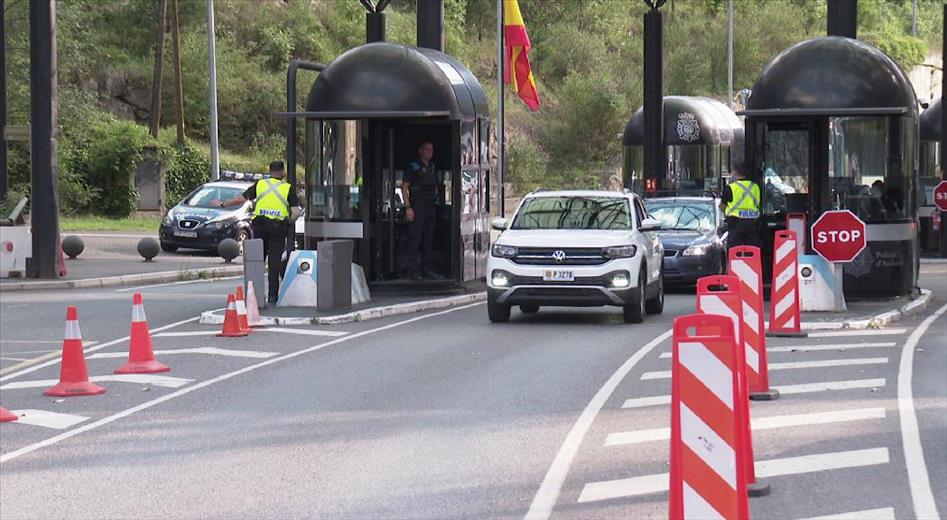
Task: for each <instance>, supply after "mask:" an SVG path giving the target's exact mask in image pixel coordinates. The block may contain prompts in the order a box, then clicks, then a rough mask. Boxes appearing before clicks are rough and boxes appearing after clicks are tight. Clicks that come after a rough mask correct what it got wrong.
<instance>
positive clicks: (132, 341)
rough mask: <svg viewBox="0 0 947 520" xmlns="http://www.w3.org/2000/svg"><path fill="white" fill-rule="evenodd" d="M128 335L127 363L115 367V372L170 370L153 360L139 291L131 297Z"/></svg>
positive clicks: (135, 372) (150, 372) (149, 335)
mask: <svg viewBox="0 0 947 520" xmlns="http://www.w3.org/2000/svg"><path fill="white" fill-rule="evenodd" d="M128 337H129V344H128V363H125V364H124V365H122V366H120V367H118V368H116V369H115V373H116V374H155V373H158V372H168V371H170V370H171V369H170V368H168V366H167V365H165V364H163V363H159V362H158V361H157V360H155V352H154V348H153V347H152V346H151V333H150V332H149V331H148V318H147V317H145V302H144V300H143V299H142V297H141V294H139V293H135V295H134V296H133V297H132V326H131V332H129V334H128Z"/></svg>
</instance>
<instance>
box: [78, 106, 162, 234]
mask: <svg viewBox="0 0 947 520" xmlns="http://www.w3.org/2000/svg"><path fill="white" fill-rule="evenodd" d="M89 134H90V144H89V149H88V154H89V155H88V161H89V162H88V166H89V171H88V179H89V182H90V184H92V185H93V186H96V187H97V188H99V189H101V190H102V191H101V192H100V193H99V196H97V197H95V202H94V207H95V210H96V211H95V212H96V213H98V214H101V215H105V216H109V217H127V216H128V215H130V214H131V213H132V212H133V211H134V210H135V207H136V204H137V200H138V192H137V191H136V190H135V185H134V177H135V172H136V170H137V169H138V165H139V164H141V161H142V155H143V152H144V150H145V148H147V147H151V146H155V144H156V143H155V142H154V140H153V139H152V138H151V135H150V134H148V130H147V129H146V128H145V127H143V126H140V125H137V124H135V123H133V122H131V121H119V120H116V119H115V118H113V117H110V116H109V117H102V118H100V119H99V120H97V121H95V122H93V123H92V126H91V128H90V132H89Z"/></svg>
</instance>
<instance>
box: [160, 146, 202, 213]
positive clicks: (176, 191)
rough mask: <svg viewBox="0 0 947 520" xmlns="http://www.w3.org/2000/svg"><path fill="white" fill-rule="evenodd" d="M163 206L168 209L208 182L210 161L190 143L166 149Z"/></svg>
mask: <svg viewBox="0 0 947 520" xmlns="http://www.w3.org/2000/svg"><path fill="white" fill-rule="evenodd" d="M164 155H165V157H166V164H165V201H166V202H165V204H166V205H167V206H168V207H169V208H170V207H172V206H174V205H175V204H177V203H178V202H180V201H181V199H183V198H184V197H186V196H187V195H188V194H189V193H191V191H193V190H194V189H195V188H197V187H198V186H200V185H201V184H204V183H205V182H208V181H209V180H210V159H209V158H208V157H207V155H205V154H204V153H203V152H202V151H201V150H200V148H198V147H197V146H195V145H194V144H193V143H192V142H190V141H186V142H185V143H184V144H183V145H177V144H175V145H172V146H171V147H169V148H166V153H165V154H164Z"/></svg>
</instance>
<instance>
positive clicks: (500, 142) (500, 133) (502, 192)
mask: <svg viewBox="0 0 947 520" xmlns="http://www.w3.org/2000/svg"><path fill="white" fill-rule="evenodd" d="M503 51H504V49H503V0H497V184H498V186H497V193H498V194H499V197H500V200H499V204H498V208H499V209H500V217H505V216H506V207H505V205H506V188H505V187H504V184H503V173H504V172H503V170H504V168H503V159H504V157H503V156H504V155H505V154H504V153H503V149H504V147H505V145H506V143H505V135H504V134H505V132H504V128H503V127H504V125H503V119H504V114H503V55H504V52H503Z"/></svg>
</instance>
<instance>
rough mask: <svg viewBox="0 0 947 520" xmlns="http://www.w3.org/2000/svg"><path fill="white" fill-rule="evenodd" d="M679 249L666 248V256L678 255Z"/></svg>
mask: <svg viewBox="0 0 947 520" xmlns="http://www.w3.org/2000/svg"><path fill="white" fill-rule="evenodd" d="M677 252H678V251H677V249H665V250H664V256H677Z"/></svg>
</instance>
